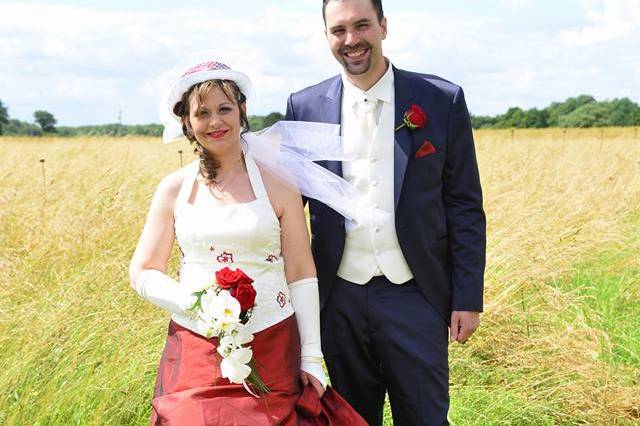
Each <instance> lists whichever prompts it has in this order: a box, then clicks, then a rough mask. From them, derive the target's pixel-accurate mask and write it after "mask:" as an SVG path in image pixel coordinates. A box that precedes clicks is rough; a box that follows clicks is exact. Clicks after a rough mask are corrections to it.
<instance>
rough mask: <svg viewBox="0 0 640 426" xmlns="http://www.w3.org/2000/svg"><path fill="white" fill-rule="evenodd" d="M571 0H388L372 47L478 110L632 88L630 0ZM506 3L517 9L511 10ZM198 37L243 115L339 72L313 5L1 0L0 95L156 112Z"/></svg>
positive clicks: (636, 6) (103, 111) (130, 114)
mask: <svg viewBox="0 0 640 426" xmlns="http://www.w3.org/2000/svg"><path fill="white" fill-rule="evenodd" d="M292 1H293V0H292ZM295 1H297V0H295ZM575 1H577V2H580V4H581V5H582V7H581V8H580V7H578V8H574V9H575V13H576V16H575V17H571V18H572V19H568V20H567V21H568V22H569V21H570V24H565V25H564V26H562V25H560V24H559V23H558V22H559V21H554V23H553V25H554V26H552V27H549V26H546V27H543V26H535V25H530V24H529V22H530V19H529V18H530V16H529V15H533V14H534V13H538V14H540V15H541V16H543V17H545V16H546V14H547V13H548V12H547V9H546V8H545V6H540V5H539V4H538V3H537V2H535V3H534V2H532V1H530V0H498V1H497V2H498V3H502V4H506V5H508V6H509V7H512V8H515V9H518V8H528V9H527V13H526V14H514V15H512V16H511V17H510V19H505V18H504V15H491V14H484V15H479V16H475V15H474V16H470V15H465V14H459V13H454V12H442V11H441V12H439V13H435V12H430V11H427V10H426V9H424V10H423V9H419V8H410V7H406V8H404V9H400V6H394V7H397V9H396V10H395V11H394V12H392V13H391V14H388V19H389V37H388V39H387V41H386V42H385V44H384V48H385V53H386V54H387V55H388V56H389V57H390V58H391V60H392V61H393V62H394V64H395V65H397V66H399V67H402V68H406V69H411V70H416V71H421V72H426V73H432V74H438V75H441V76H443V77H445V78H447V79H450V80H452V81H454V82H456V83H459V84H461V85H463V86H464V88H465V91H466V94H467V101H468V102H469V107H470V109H471V110H472V112H474V113H479V114H496V113H500V112H503V111H505V110H506V109H507V108H508V107H509V106H515V105H518V106H522V107H532V106H545V105H547V104H548V103H550V102H552V101H556V100H562V99H564V98H566V97H568V96H574V95H577V94H580V93H591V94H593V95H595V96H596V97H599V98H607V97H614V96H631V97H633V96H636V98H635V100H636V101H637V100H640V99H638V98H637V96H638V95H637V94H634V93H633V92H630V88H633V87H636V88H637V87H640V71H639V68H638V63H640V52H639V51H638V49H637V47H636V44H637V41H638V40H640V34H639V33H638V31H640V0H617V1H614V0H575ZM256 4H257V3H256ZM546 7H547V8H548V7H549V5H547V6H546ZM574 9H570V8H568V10H572V11H573V10H574ZM223 15H224V16H223ZM515 15H526V16H523V17H522V18H521V20H519V19H520V18H517V20H515V21H514V19H515V18H513V16H515ZM576 18H578V19H576ZM541 21H542V22H546V20H545V19H542V20H541ZM563 22H564V21H563ZM576 22H577V23H578V24H576ZM569 25H571V26H572V27H570V26H569ZM576 25H577V26H576ZM587 41H588V43H590V44H588V45H587V43H586V42H587ZM200 50H214V51H216V52H217V54H218V56H219V57H220V58H223V59H224V60H225V61H227V62H228V63H229V64H230V65H232V66H233V67H235V68H238V69H242V70H245V71H246V72H248V73H249V74H250V76H251V77H252V79H253V82H254V96H253V97H252V99H251V102H250V104H249V110H250V113H254V114H264V113H268V112H270V111H274V110H279V111H282V112H284V108H285V103H286V96H287V95H288V94H289V93H290V92H291V91H294V90H299V89H301V88H303V87H305V86H308V85H309V84H313V83H315V82H318V81H320V80H323V79H325V78H327V77H329V76H331V75H333V74H335V73H337V72H338V65H337V64H336V62H335V60H334V59H333V57H332V56H331V54H330V52H329V49H328V47H327V45H326V40H325V37H324V33H323V25H322V19H321V18H320V17H319V13H318V10H317V9H313V11H305V10H304V9H296V10H295V11H293V10H291V8H290V7H287V2H282V3H275V5H273V6H269V7H263V9H261V10H259V11H258V12H256V13H254V14H253V15H249V16H246V15H244V14H243V15H242V16H240V15H237V16H235V15H230V14H229V13H227V12H225V11H222V10H221V11H219V10H217V9H216V8H215V7H213V6H212V11H211V12H210V13H207V14H203V13H202V10H201V9H196V8H191V9H190V8H188V7H183V8H181V9H176V10H173V11H159V10H151V11H132V12H127V13H125V12H122V11H105V10H97V9H93V8H89V7H75V6H62V5H52V4H36V3H27V4H20V3H5V4H0V99H1V100H2V101H3V103H4V104H5V105H8V106H9V108H10V111H9V112H10V114H11V116H12V117H18V118H21V119H29V118H30V117H31V114H32V112H33V111H34V110H36V109H47V110H49V111H51V112H53V113H54V115H55V116H56V117H57V118H58V121H59V122H60V123H62V124H88V123H104V122H113V121H115V120H116V119H117V116H118V110H122V112H123V118H124V121H125V122H128V123H144V122H152V121H155V122H157V121H158V118H157V113H156V112H157V103H158V100H159V97H160V94H159V90H160V89H159V87H160V86H159V84H158V81H157V78H158V76H159V75H160V74H161V73H162V72H163V71H165V70H168V69H170V68H171V67H172V66H174V65H175V64H176V62H177V61H178V60H179V59H180V58H182V57H183V56H185V55H187V54H188V53H190V52H193V51H200ZM621 81H624V82H625V85H624V86H622V85H620V84H613V83H617V82H621Z"/></svg>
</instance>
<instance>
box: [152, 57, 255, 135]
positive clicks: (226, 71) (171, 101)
mask: <svg viewBox="0 0 640 426" xmlns="http://www.w3.org/2000/svg"><path fill="white" fill-rule="evenodd" d="M207 80H231V81H233V82H235V83H236V84H237V85H238V88H239V89H240V91H241V92H242V94H243V95H244V96H245V98H247V99H248V98H249V96H250V94H251V80H250V79H249V77H248V76H247V75H246V74H244V73H242V72H240V71H234V70H232V69H231V68H229V66H228V65H225V64H223V63H222V62H216V61H205V62H200V63H198V64H197V65H193V66H190V67H189V68H187V69H186V70H185V71H184V72H182V74H181V75H180V77H179V78H178V79H177V81H175V83H173V85H172V86H171V87H170V89H169V90H168V91H167V92H166V95H165V96H163V99H162V101H161V104H160V117H161V119H162V122H163V124H164V126H165V129H164V133H163V139H164V141H165V143H168V142H172V141H174V140H176V139H178V138H181V137H182V124H181V121H180V120H181V118H180V117H178V116H177V115H175V114H174V112H173V108H174V107H175V105H176V104H177V103H178V102H180V100H181V99H182V95H184V93H185V92H186V91H188V90H189V89H190V88H191V87H192V86H193V85H194V84H198V83H202V82H203V81H207Z"/></svg>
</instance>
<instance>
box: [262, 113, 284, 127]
mask: <svg viewBox="0 0 640 426" xmlns="http://www.w3.org/2000/svg"><path fill="white" fill-rule="evenodd" d="M281 120H284V115H282V114H281V113H279V112H272V113H270V114H268V115H267V116H266V117H265V118H264V121H263V123H262V124H263V126H264V127H269V126H272V125H274V124H276V123H277V122H278V121H281Z"/></svg>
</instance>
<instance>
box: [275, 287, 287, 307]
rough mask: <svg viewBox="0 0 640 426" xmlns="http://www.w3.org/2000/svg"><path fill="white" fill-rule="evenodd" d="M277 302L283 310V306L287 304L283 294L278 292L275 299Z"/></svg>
mask: <svg viewBox="0 0 640 426" xmlns="http://www.w3.org/2000/svg"><path fill="white" fill-rule="evenodd" d="M276 300H277V301H278V305H280V307H281V308H284V305H285V304H286V303H287V296H285V295H284V293H283V292H281V291H280V292H278V297H277V299H276Z"/></svg>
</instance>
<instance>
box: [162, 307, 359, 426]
mask: <svg viewBox="0 0 640 426" xmlns="http://www.w3.org/2000/svg"><path fill="white" fill-rule="evenodd" d="M217 343H218V340H217V339H215V338H213V339H207V338H205V337H202V336H200V335H198V334H196V333H194V332H192V331H191V330H189V329H187V328H185V327H182V326H180V325H178V324H176V323H175V322H173V321H171V322H170V323H169V333H168V335H167V341H166V344H165V347H164V352H163V353H162V358H161V360H160V366H159V368H158V376H157V378H156V386H155V390H154V397H153V401H152V405H153V413H152V415H151V424H152V425H180V426H183V425H189V426H197V425H238V426H240V425H285V426H290V425H291V426H293V425H323V426H324V425H363V426H364V425H366V424H367V423H366V422H365V421H364V419H362V417H360V415H359V414H358V413H357V412H356V411H355V410H354V409H353V408H352V407H351V406H350V405H349V404H348V403H347V402H346V401H345V400H344V399H343V398H342V397H341V396H340V395H339V394H338V393H337V392H336V391H334V390H333V389H331V388H330V387H327V390H326V392H325V394H324V395H323V397H322V398H319V397H318V393H317V392H316V391H315V390H314V389H313V387H311V385H308V386H306V387H304V388H303V387H302V385H301V383H300V337H299V335H298V327H297V324H296V321H295V316H293V315H292V316H291V317H289V318H287V319H285V320H284V321H281V322H279V323H278V324H276V325H274V326H272V327H269V328H267V329H265V330H263V331H260V332H258V333H256V334H255V335H254V340H253V342H252V343H251V348H252V350H253V356H254V359H255V361H256V363H257V366H258V374H259V375H260V377H261V378H262V380H263V381H264V382H265V384H266V385H267V386H268V387H269V389H270V392H269V393H268V394H266V395H263V396H262V397H260V398H256V397H254V396H252V395H251V394H249V393H248V392H247V391H246V390H245V389H244V387H243V386H242V385H237V384H233V383H230V382H229V380H227V379H225V378H222V376H221V373H220V357H219V356H217V352H216V348H217Z"/></svg>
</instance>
